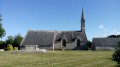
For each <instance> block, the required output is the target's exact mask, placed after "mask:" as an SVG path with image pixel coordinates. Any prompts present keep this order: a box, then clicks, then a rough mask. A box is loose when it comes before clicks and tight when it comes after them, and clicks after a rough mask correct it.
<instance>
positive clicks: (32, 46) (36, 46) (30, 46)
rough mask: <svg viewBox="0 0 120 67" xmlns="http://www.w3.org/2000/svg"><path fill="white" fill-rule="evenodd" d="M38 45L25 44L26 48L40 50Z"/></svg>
mask: <svg viewBox="0 0 120 67" xmlns="http://www.w3.org/2000/svg"><path fill="white" fill-rule="evenodd" d="M38 49H39V48H38V45H25V50H38Z"/></svg>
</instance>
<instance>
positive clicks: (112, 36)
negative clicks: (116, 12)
mask: <svg viewBox="0 0 120 67" xmlns="http://www.w3.org/2000/svg"><path fill="white" fill-rule="evenodd" d="M119 37H120V35H110V36H108V37H107V38H119Z"/></svg>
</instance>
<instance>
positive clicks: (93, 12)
mask: <svg viewBox="0 0 120 67" xmlns="http://www.w3.org/2000/svg"><path fill="white" fill-rule="evenodd" d="M82 4H83V5H82ZM82 7H83V9H84V17H85V25H86V27H85V29H86V30H85V31H86V36H87V38H88V40H90V41H92V38H98V37H106V36H108V35H112V34H120V0H83V1H82V0H0V14H1V15H2V20H3V21H2V24H3V28H4V29H5V31H6V36H5V37H4V38H2V40H5V39H6V38H7V36H9V35H12V36H15V35H17V34H21V35H22V36H23V37H24V36H25V35H26V33H27V31H28V30H62V31H68V30H70V31H71V30H81V22H80V20H81V13H82Z"/></svg>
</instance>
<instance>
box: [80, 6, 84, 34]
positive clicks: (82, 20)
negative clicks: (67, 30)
mask: <svg viewBox="0 0 120 67" xmlns="http://www.w3.org/2000/svg"><path fill="white" fill-rule="evenodd" d="M81 31H82V32H83V33H85V18H84V11H83V8H82V15H81Z"/></svg>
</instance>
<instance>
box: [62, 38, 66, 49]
mask: <svg viewBox="0 0 120 67" xmlns="http://www.w3.org/2000/svg"><path fill="white" fill-rule="evenodd" d="M62 46H63V47H66V40H65V39H63V40H62Z"/></svg>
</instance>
